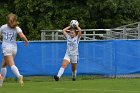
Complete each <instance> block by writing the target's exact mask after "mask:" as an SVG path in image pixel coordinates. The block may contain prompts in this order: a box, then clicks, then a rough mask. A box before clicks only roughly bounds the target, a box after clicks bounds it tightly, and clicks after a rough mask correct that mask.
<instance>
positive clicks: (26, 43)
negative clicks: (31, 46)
mask: <svg viewBox="0 0 140 93" xmlns="http://www.w3.org/2000/svg"><path fill="white" fill-rule="evenodd" d="M18 35H19V36H20V38H21V39H23V40H24V41H25V45H26V46H28V43H29V41H28V39H27V38H26V36H25V35H24V34H23V33H22V32H19V33H18Z"/></svg>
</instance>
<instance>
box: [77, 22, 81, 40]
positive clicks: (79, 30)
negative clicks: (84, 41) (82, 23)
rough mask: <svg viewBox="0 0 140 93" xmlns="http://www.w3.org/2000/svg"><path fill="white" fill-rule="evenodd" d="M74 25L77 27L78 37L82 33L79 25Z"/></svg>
mask: <svg viewBox="0 0 140 93" xmlns="http://www.w3.org/2000/svg"><path fill="white" fill-rule="evenodd" d="M76 27H77V29H78V38H80V37H81V35H82V30H81V28H80V27H79V25H76Z"/></svg>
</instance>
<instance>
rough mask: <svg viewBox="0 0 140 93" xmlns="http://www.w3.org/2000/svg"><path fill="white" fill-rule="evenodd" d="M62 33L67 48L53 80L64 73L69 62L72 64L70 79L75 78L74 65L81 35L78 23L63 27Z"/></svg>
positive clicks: (57, 79)
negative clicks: (73, 25)
mask: <svg viewBox="0 0 140 93" xmlns="http://www.w3.org/2000/svg"><path fill="white" fill-rule="evenodd" d="M63 34H64V36H65V37H66V39H67V50H66V53H65V56H64V59H63V62H62V65H61V68H60V69H59V71H58V74H57V75H55V76H54V79H55V81H59V79H60V77H61V76H62V74H63V73H64V70H65V68H66V67H67V65H68V64H69V63H71V65H72V80H73V81H75V80H76V72H77V71H76V67H77V61H78V55H79V54H78V44H79V40H80V37H81V28H80V27H79V23H78V25H76V26H75V27H72V26H71V25H70V26H68V27H66V28H64V29H63Z"/></svg>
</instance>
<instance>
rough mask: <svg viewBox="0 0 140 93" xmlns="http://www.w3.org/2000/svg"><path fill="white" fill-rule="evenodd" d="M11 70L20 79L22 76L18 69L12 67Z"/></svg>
mask: <svg viewBox="0 0 140 93" xmlns="http://www.w3.org/2000/svg"><path fill="white" fill-rule="evenodd" d="M11 70H12V72H13V73H14V74H15V75H16V77H17V78H19V77H20V76H21V75H20V73H19V70H18V68H17V67H16V66H15V65H13V66H11Z"/></svg>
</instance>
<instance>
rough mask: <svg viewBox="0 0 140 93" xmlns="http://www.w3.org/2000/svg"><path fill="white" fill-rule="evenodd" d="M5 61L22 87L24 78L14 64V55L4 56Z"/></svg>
mask: <svg viewBox="0 0 140 93" xmlns="http://www.w3.org/2000/svg"><path fill="white" fill-rule="evenodd" d="M4 60H5V62H6V64H7V65H9V66H10V68H11V70H12V72H13V73H14V74H15V75H16V77H17V78H18V79H19V83H20V84H21V86H22V85H23V76H22V75H21V74H20V73H19V70H18V68H17V67H16V65H15V64H14V58H13V56H12V55H8V56H4Z"/></svg>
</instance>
